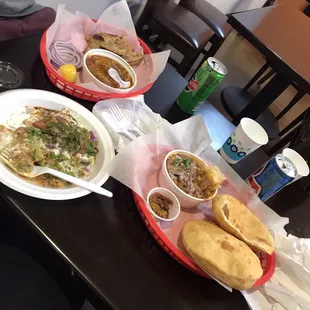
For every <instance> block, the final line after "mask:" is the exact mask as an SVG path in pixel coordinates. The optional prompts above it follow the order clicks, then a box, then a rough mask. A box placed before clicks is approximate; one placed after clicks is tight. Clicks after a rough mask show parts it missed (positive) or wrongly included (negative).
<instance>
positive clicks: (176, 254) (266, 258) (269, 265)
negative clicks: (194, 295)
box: [133, 191, 275, 287]
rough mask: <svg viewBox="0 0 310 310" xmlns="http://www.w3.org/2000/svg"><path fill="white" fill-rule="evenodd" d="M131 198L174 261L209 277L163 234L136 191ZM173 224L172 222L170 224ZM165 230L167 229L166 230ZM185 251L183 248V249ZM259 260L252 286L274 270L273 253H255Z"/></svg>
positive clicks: (266, 277) (267, 277)
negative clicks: (258, 274) (257, 275)
mask: <svg viewBox="0 0 310 310" xmlns="http://www.w3.org/2000/svg"><path fill="white" fill-rule="evenodd" d="M133 198H134V201H135V204H136V206H137V209H138V211H139V213H140V215H141V217H142V220H143V222H144V223H145V225H146V227H147V228H148V230H149V231H150V233H151V234H152V235H153V237H154V238H155V239H156V241H157V242H158V243H159V245H160V246H161V247H162V248H163V249H164V250H165V251H166V252H167V253H168V254H169V255H170V256H171V257H172V258H174V259H175V260H176V261H178V262H179V263H180V264H182V265H184V266H185V267H186V268H188V269H190V270H192V271H194V272H195V273H197V274H199V275H201V276H203V277H205V278H210V276H209V275H208V274H207V273H206V272H205V271H203V270H202V269H201V268H200V267H199V266H198V265H196V264H195V262H194V261H193V260H192V259H191V258H190V257H189V256H187V255H186V254H185V253H184V252H183V251H182V250H181V249H180V248H179V247H177V246H176V245H175V244H174V243H173V242H172V241H171V240H170V239H169V238H168V236H167V235H166V234H165V232H164V231H163V230H162V229H161V227H160V225H158V224H157V223H156V221H155V219H154V218H153V216H152V215H151V213H150V212H149V210H148V207H147V205H146V203H145V201H144V199H143V198H142V197H140V196H139V195H138V194H137V193H135V192H134V191H133ZM172 225H173V224H172ZM166 232H167V231H166ZM184 251H185V250H184ZM256 254H258V257H259V259H260V262H261V266H262V268H263V276H262V277H261V278H260V279H258V280H257V281H256V282H255V283H254V285H253V287H257V286H261V285H263V284H264V283H265V282H267V281H268V280H269V279H270V278H271V277H272V275H273V273H274V270H275V254H274V253H273V254H272V255H268V254H265V253H256Z"/></svg>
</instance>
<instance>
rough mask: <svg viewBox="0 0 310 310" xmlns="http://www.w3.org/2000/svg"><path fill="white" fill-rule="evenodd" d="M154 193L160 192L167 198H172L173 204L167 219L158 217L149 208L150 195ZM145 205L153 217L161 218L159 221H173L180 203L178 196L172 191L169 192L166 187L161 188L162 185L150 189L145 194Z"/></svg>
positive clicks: (177, 214)
mask: <svg viewBox="0 0 310 310" xmlns="http://www.w3.org/2000/svg"><path fill="white" fill-rule="evenodd" d="M154 193H159V194H162V195H163V196H165V197H167V198H169V199H171V200H172V202H173V204H172V206H171V208H170V210H169V218H168V219H164V218H163V217H160V216H158V215H157V214H156V213H155V212H154V211H153V210H152V208H151V206H150V201H149V199H150V196H151V195H152V194H154ZM147 206H148V209H149V210H150V213H151V214H152V215H153V217H154V218H155V219H158V220H161V221H164V222H172V221H174V220H175V219H176V218H177V217H178V216H179V214H180V210H181V208H180V203H179V200H178V198H177V197H176V196H175V195H174V194H173V193H172V192H170V191H169V190H167V189H166V188H162V187H155V188H153V189H151V190H150V191H149V193H148V195H147Z"/></svg>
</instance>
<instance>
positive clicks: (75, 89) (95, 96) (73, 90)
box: [40, 30, 153, 102]
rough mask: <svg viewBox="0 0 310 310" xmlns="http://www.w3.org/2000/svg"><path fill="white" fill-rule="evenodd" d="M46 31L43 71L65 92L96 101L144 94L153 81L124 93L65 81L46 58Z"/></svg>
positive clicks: (41, 50) (146, 49)
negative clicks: (100, 90) (90, 88)
mask: <svg viewBox="0 0 310 310" xmlns="http://www.w3.org/2000/svg"><path fill="white" fill-rule="evenodd" d="M46 33H47V30H46V31H45V32H44V34H43V36H42V38H41V42H40V55H41V58H42V61H43V64H44V66H45V71H46V74H47V76H48V78H49V79H50V80H51V82H52V83H53V84H54V85H55V86H56V87H57V88H59V89H61V90H62V91H64V92H65V93H67V94H69V95H71V96H74V97H77V98H80V99H84V100H89V101H94V102H97V101H99V100H104V99H111V98H129V97H134V96H138V95H141V94H144V93H145V92H146V91H148V90H149V89H150V88H151V87H152V85H153V83H150V84H148V85H147V86H145V87H144V88H142V89H139V90H135V91H132V92H129V93H125V94H116V93H105V92H98V91H94V90H89V89H87V88H84V87H81V86H78V85H76V84H74V83H70V82H68V81H66V80H65V79H64V78H63V77H62V76H61V75H60V74H59V73H58V72H57V71H56V70H55V69H54V68H53V67H52V65H51V64H50V62H49V60H48V59H47V55H46ZM138 40H139V43H140V45H141V47H142V48H143V51H144V54H152V51H151V50H150V48H149V47H148V46H147V45H146V44H145V43H144V42H143V41H142V40H141V39H139V38H138Z"/></svg>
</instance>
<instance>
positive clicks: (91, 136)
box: [90, 131, 98, 142]
mask: <svg viewBox="0 0 310 310" xmlns="http://www.w3.org/2000/svg"><path fill="white" fill-rule="evenodd" d="M90 139H91V140H92V141H93V142H97V141H98V138H97V137H96V135H95V134H94V132H93V131H91V132H90Z"/></svg>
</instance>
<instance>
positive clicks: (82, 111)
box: [0, 89, 115, 200]
mask: <svg viewBox="0 0 310 310" xmlns="http://www.w3.org/2000/svg"><path fill="white" fill-rule="evenodd" d="M24 106H36V107H44V108H47V109H53V110H61V109H63V108H68V109H70V110H71V111H72V114H73V115H74V116H75V117H76V118H77V119H78V121H79V122H80V123H81V124H83V125H84V126H85V127H86V128H87V129H88V130H92V131H93V132H94V133H95V135H96V136H97V137H98V140H99V143H98V149H99V152H98V154H97V156H96V163H95V166H94V167H93V169H92V172H91V174H90V176H89V177H88V179H87V181H89V182H91V183H94V184H96V185H99V186H101V185H103V184H104V183H105V182H106V181H107V179H108V178H109V175H108V174H107V173H106V171H107V167H108V165H109V163H110V162H111V160H112V159H113V157H114V156H115V153H114V148H113V144H112V140H111V138H110V135H109V133H108V132H107V130H106V129H105V127H104V126H103V124H102V123H101V122H100V121H99V120H98V119H97V118H96V116H94V115H93V114H92V113H91V112H90V111H88V110H87V109H86V108H84V107H83V106H81V105H80V104H78V103H77V102H75V101H73V100H71V99H69V98H67V97H64V96H61V95H58V94H55V93H52V92H48V91H43V90H35V89H19V90H10V91H6V92H4V93H2V94H0V107H1V113H0V124H2V125H5V126H7V125H8V123H12V121H13V122H14V119H12V118H14V117H15V118H16V111H19V110H21V109H22V108H23V107H24ZM0 182H2V183H3V184H5V185H7V186H8V187H10V188H12V189H14V190H16V191H18V192H20V193H23V194H25V195H28V196H32V197H37V198H42V199H48V200H66V199H73V198H78V197H82V196H85V195H87V194H89V193H90V192H89V191H87V190H84V189H82V188H79V187H68V188H60V189H56V188H55V189H54V188H47V187H42V186H38V185H35V184H32V183H29V182H27V181H25V180H23V179H22V178H20V177H18V176H17V175H16V174H14V173H12V172H11V170H10V169H9V168H7V167H6V166H5V165H4V164H2V163H1V164H0Z"/></svg>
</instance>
